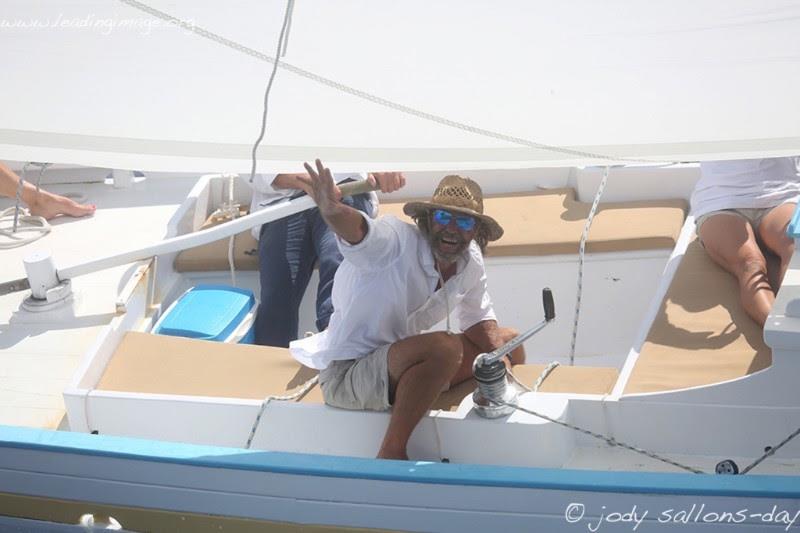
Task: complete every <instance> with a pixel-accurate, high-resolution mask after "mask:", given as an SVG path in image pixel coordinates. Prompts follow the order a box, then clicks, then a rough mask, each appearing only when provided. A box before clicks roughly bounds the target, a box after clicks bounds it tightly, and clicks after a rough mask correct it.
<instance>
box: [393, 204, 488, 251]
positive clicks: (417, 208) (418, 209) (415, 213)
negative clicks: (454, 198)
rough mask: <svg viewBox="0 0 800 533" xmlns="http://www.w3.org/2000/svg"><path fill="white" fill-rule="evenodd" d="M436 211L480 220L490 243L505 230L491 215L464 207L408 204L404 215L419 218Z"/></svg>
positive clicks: (404, 208)
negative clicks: (441, 210) (449, 212)
mask: <svg viewBox="0 0 800 533" xmlns="http://www.w3.org/2000/svg"><path fill="white" fill-rule="evenodd" d="M434 209H444V210H445V211H453V212H455V213H463V214H465V215H469V216H471V217H475V218H476V219H478V220H479V221H480V222H481V223H482V224H483V226H484V227H485V228H486V239H487V240H489V241H496V240H497V239H499V238H500V237H502V236H503V228H502V227H501V226H500V224H498V223H497V221H496V220H495V219H493V218H492V217H490V216H489V215H484V214H481V213H478V212H477V211H473V210H472V209H467V208H463V207H457V206H453V205H447V204H440V203H435V202H424V201H423V202H408V203H407V204H405V205H404V206H403V213H405V214H406V215H408V216H410V217H411V218H417V217H420V216H423V215H425V214H426V213H428V212H430V211H433V210H434Z"/></svg>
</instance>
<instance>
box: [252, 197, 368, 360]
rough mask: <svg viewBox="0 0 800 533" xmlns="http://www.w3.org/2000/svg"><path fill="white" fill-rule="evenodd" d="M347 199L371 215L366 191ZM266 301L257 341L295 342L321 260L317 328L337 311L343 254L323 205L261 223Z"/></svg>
mask: <svg viewBox="0 0 800 533" xmlns="http://www.w3.org/2000/svg"><path fill="white" fill-rule="evenodd" d="M343 202H344V203H346V204H347V205H349V206H351V207H354V208H356V209H358V210H360V211H363V212H365V213H368V212H369V211H370V208H371V203H370V196H369V195H366V194H360V195H357V196H354V197H352V198H344V199H343ZM258 258H259V269H260V272H259V274H260V279H261V304H260V306H259V308H258V313H257V315H256V323H255V334H256V340H255V342H256V344H261V345H264V346H283V347H286V346H289V342H290V341H293V340H295V339H296V338H297V328H298V321H299V309H300V302H301V301H302V300H303V295H304V294H305V292H306V287H308V282H309V280H310V279H311V274H312V273H313V271H314V265H315V264H317V263H319V287H318V288H317V329H318V330H319V331H322V330H323V329H325V328H327V327H328V321H329V320H330V317H331V314H333V303H332V302H331V291H332V289H333V276H334V274H336V270H337V269H338V268H339V264H340V263H341V262H342V254H341V253H339V246H338V244H337V243H336V235H335V234H334V233H333V231H331V229H330V228H329V227H328V225H327V224H326V223H325V221H324V220H323V219H322V215H320V213H319V209H317V208H314V209H309V210H307V211H303V212H302V213H297V214H294V215H291V216H289V217H286V218H282V219H281V220H276V221H275V222H270V223H269V224H264V225H263V226H262V227H261V235H260V237H259V240H258Z"/></svg>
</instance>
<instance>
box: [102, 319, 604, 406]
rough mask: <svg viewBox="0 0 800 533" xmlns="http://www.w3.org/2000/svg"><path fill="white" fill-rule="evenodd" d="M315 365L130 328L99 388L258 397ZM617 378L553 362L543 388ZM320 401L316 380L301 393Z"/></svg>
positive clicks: (299, 380)
mask: <svg viewBox="0 0 800 533" xmlns="http://www.w3.org/2000/svg"><path fill="white" fill-rule="evenodd" d="M544 368H545V365H517V366H515V367H514V374H515V375H516V376H517V378H519V379H520V380H522V382H523V383H525V384H526V385H528V386H532V385H533V383H534V382H535V381H536V379H537V378H538V377H539V375H540V374H541V372H542V370H544ZM316 373H317V371H316V370H312V369H310V368H306V367H304V366H302V365H300V364H299V363H298V362H296V361H295V360H294V359H292V357H291V356H290V355H289V351H288V350H287V349H285V348H272V347H267V346H253V345H247V344H223V343H218V342H211V341H201V340H195V339H185V338H182V337H168V336H165V335H152V334H150V333H139V332H133V331H131V332H128V333H126V334H125V336H124V337H123V338H122V341H121V342H120V343H119V345H118V346H117V349H116V350H115V352H114V355H113V356H112V358H111V361H110V362H109V364H108V366H107V367H106V370H105V372H104V373H103V376H102V377H101V378H100V382H99V383H98V385H97V389H98V390H107V391H118V392H134V393H149V394H179V395H187V396H213V397H222V398H246V399H255V400H261V399H263V398H265V397H267V396H271V395H286V394H290V393H292V392H294V391H296V390H298V389H299V388H300V387H301V386H302V385H303V384H304V383H306V382H307V381H308V380H309V379H311V378H312V377H314V376H315V375H316ZM616 378H617V370H616V369H614V368H591V367H567V366H560V367H557V368H556V369H555V370H554V371H553V372H552V373H551V374H550V376H548V378H547V379H546V380H545V381H544V383H543V384H542V387H541V389H540V390H541V391H543V392H574V393H580V394H605V393H607V392H610V391H611V388H612V387H613V386H614V382H615V381H616ZM474 390H475V381H474V380H472V379H470V380H467V381H465V382H464V383H461V384H459V385H457V386H456V387H453V388H452V389H450V390H449V391H447V392H445V393H443V394H442V395H441V396H440V397H439V399H438V401H437V402H436V403H435V404H434V406H433V409H443V410H455V409H456V408H457V407H458V405H459V404H460V403H461V401H462V400H463V399H464V397H466V396H468V395H470V394H472V391H474ZM301 401H302V402H304V403H322V391H321V390H320V388H319V385H315V386H314V388H313V389H311V391H310V392H308V393H307V394H306V395H305V396H304V397H303V398H302V399H301Z"/></svg>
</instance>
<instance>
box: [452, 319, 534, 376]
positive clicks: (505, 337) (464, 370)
mask: <svg viewBox="0 0 800 533" xmlns="http://www.w3.org/2000/svg"><path fill="white" fill-rule="evenodd" d="M499 330H500V335H501V339H502V342H503V344H505V343H507V342H508V341H510V340H511V339H513V338H514V337H516V336H517V335H519V332H518V331H517V330H515V329H513V328H499ZM458 337H460V338H461V345H462V350H463V354H464V355H463V357H462V359H461V366H459V367H458V372H456V374H455V375H454V376H453V379H451V380H450V386H451V387H452V386H454V385H458V384H459V383H461V382H462V381H466V380H468V379H469V378H471V377H472V364H473V363H474V362H475V358H476V357H478V356H479V355H480V354H481V353H482V352H481V349H480V348H478V347H477V346H476V345H475V344H474V343H473V342H472V341H470V340H469V339H468V338H467V337H466V335H463V334H462V335H458ZM504 361H505V362H506V364H508V358H506V359H505V360H504ZM524 362H525V347H524V346H518V347H516V348H515V349H514V350H513V351H512V352H511V364H514V365H521V364H523V363H524Z"/></svg>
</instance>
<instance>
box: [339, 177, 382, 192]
mask: <svg viewBox="0 0 800 533" xmlns="http://www.w3.org/2000/svg"><path fill="white" fill-rule="evenodd" d="M378 189H380V187H379V186H378V184H377V182H376V183H375V184H374V185H373V184H372V183H370V182H369V180H358V181H348V182H347V183H342V184H341V185H339V190H340V191H342V196H355V195H356V194H364V193H365V192H372V191H377V190H378Z"/></svg>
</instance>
